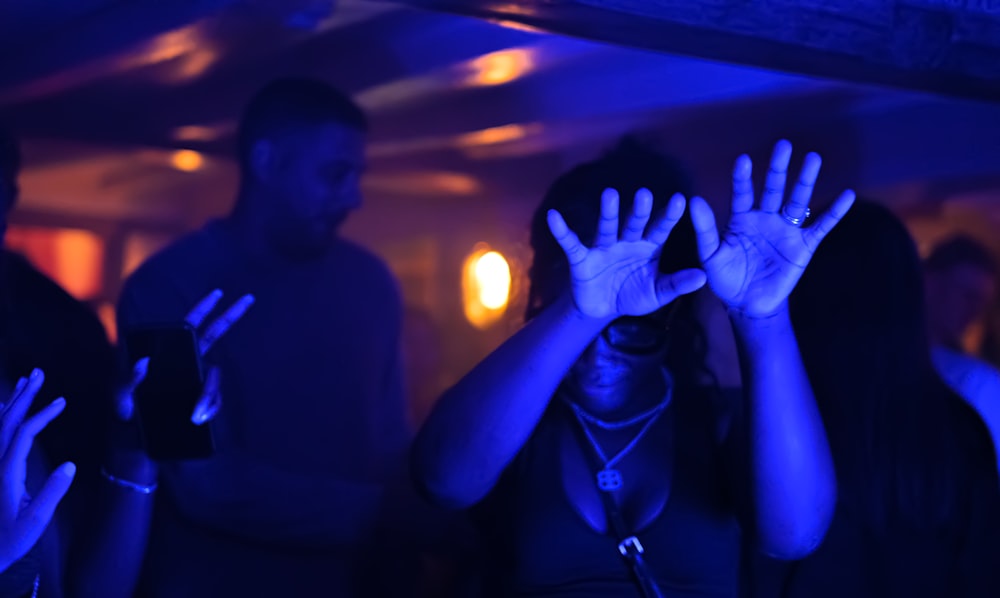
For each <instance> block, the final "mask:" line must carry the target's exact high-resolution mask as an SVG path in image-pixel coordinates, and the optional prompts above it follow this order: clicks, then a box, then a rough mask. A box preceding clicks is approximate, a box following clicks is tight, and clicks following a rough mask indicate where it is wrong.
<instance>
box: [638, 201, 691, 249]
mask: <svg viewBox="0 0 1000 598" xmlns="http://www.w3.org/2000/svg"><path fill="white" fill-rule="evenodd" d="M686 203H687V202H686V201H685V199H684V196H683V195H681V194H680V193H675V194H674V196H673V197H671V198H670V201H669V202H667V207H666V209H664V210H663V214H662V215H661V216H660V217H659V218H657V219H656V222H654V223H653V226H652V227H650V230H649V234H647V235H646V240H647V241H649V242H650V243H653V244H654V245H656V246H657V247H659V246H661V245H663V244H664V243H666V242H667V239H669V238H670V233H671V232H673V230H674V227H675V226H677V223H678V222H680V220H681V217H682V216H683V215H684V206H685V205H686Z"/></svg>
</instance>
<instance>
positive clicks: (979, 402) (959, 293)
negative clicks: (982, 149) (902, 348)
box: [924, 236, 1000, 460]
mask: <svg viewBox="0 0 1000 598" xmlns="http://www.w3.org/2000/svg"><path fill="white" fill-rule="evenodd" d="M924 277H925V280H926V285H925V288H926V296H927V322H928V328H929V331H930V335H931V342H932V343H933V356H934V361H935V363H936V364H937V367H938V370H939V371H940V373H941V375H942V376H943V377H944V379H945V381H946V382H947V383H948V384H949V385H950V386H951V387H952V388H953V389H954V390H955V392H957V393H958V394H959V395H961V396H962V397H964V398H965V400H967V401H969V403H970V404H971V405H972V406H973V407H975V409H976V411H978V412H979V414H980V416H981V417H982V418H983V420H984V421H985V422H986V425H987V426H988V427H989V429H990V432H991V434H992V436H993V444H994V445H995V446H996V447H997V450H998V451H1000V371H998V370H997V369H996V368H995V367H994V366H993V365H992V364H990V363H989V362H987V361H985V360H983V359H980V358H979V356H977V355H974V354H972V353H970V352H969V350H968V348H967V347H968V346H969V343H968V342H967V340H966V338H967V335H968V334H969V332H970V330H971V329H972V327H973V325H975V324H983V323H984V319H985V318H986V317H987V315H988V310H989V308H990V307H991V306H993V305H994V304H995V302H996V300H997V284H998V280H997V265H996V261H995V259H994V257H993V256H992V255H991V253H990V251H989V250H988V249H987V248H986V247H984V246H983V245H981V244H980V243H978V242H976V241H975V240H973V239H971V238H969V237H965V236H958V237H953V238H951V239H949V240H947V241H944V242H942V243H941V244H940V245H938V246H936V247H935V248H934V249H933V251H931V254H930V255H929V256H928V257H927V259H926V260H925V261H924ZM986 325H987V326H988V322H986ZM997 455H998V460H1000V452H998V453H997Z"/></svg>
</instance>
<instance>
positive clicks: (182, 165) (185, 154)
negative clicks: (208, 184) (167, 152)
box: [170, 150, 205, 172]
mask: <svg viewBox="0 0 1000 598" xmlns="http://www.w3.org/2000/svg"><path fill="white" fill-rule="evenodd" d="M170 163H171V164H173V166H174V168H176V169H177V170H180V171H183V172H194V171H196V170H199V169H200V168H201V167H202V166H204V164H205V159H204V158H203V157H202V155H201V154H199V153H198V152H196V151H192V150H178V151H176V152H174V153H173V155H172V156H170Z"/></svg>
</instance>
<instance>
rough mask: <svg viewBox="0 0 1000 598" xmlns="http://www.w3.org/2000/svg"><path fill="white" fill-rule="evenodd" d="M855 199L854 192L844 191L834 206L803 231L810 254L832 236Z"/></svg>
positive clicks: (803, 237) (803, 238)
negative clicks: (831, 232)
mask: <svg viewBox="0 0 1000 598" xmlns="http://www.w3.org/2000/svg"><path fill="white" fill-rule="evenodd" d="M854 199H855V195H854V191H850V190H848V191H844V192H843V193H841V194H840V197H838V198H837V199H836V201H834V202H833V205H831V206H830V207H829V208H828V209H827V210H826V211H825V212H823V214H822V215H820V216H819V218H817V219H816V222H814V223H813V224H812V226H810V227H808V228H806V229H804V230H803V231H802V241H803V242H804V243H805V244H806V247H808V248H809V251H810V252H815V251H816V248H817V247H819V244H820V243H822V242H823V238H824V237H826V236H827V235H828V234H830V231H832V230H833V228H834V227H835V226H837V223H838V222H840V220H841V219H842V218H843V217H844V216H846V215H847V212H848V211H849V210H850V209H851V206H852V205H854Z"/></svg>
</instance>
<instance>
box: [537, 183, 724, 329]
mask: <svg viewBox="0 0 1000 598" xmlns="http://www.w3.org/2000/svg"><path fill="white" fill-rule="evenodd" d="M652 207H653V195H652V193H650V191H649V190H647V189H640V190H639V191H638V192H637V193H636V194H635V202H634V206H633V209H632V214H631V215H630V216H629V219H628V222H627V223H626V226H625V227H624V229H623V230H622V231H621V233H620V234H619V231H618V229H619V225H618V212H619V196H618V192H617V191H615V190H614V189H606V190H605V191H604V193H603V194H602V196H601V219H600V222H599V224H598V229H597V239H596V241H595V243H594V247H592V248H587V247H585V246H584V245H583V243H581V242H580V239H579V237H577V235H576V234H575V233H574V232H573V231H572V230H570V229H569V227H568V226H567V225H566V221H565V220H564V219H563V217H562V215H561V214H559V212H557V211H555V210H551V211H549V214H548V222H549V229H550V230H551V231H552V234H553V236H554V237H555V239H556V241H557V242H558V243H559V245H560V246H561V247H562V249H563V251H564V252H565V253H566V257H567V258H568V259H569V266H570V274H571V278H572V287H573V301H574V304H575V305H576V307H577V309H579V310H580V312H581V313H583V314H584V315H586V316H589V317H593V318H599V319H608V320H611V319H614V318H617V317H619V316H642V315H646V314H649V313H652V312H654V311H656V310H658V309H659V308H661V307H663V306H664V305H667V304H668V303H670V302H671V301H673V300H674V299H676V298H677V297H679V296H681V295H685V294H687V293H692V292H694V291H696V290H698V289H700V288H701V287H702V286H704V285H705V273H704V271H702V270H700V269H688V270H681V271H679V272H674V273H673V274H663V273H661V272H660V271H659V260H660V252H661V251H662V250H663V244H664V243H665V242H666V241H667V239H668V238H669V237H670V233H671V231H673V229H674V226H675V225H676V224H677V222H678V221H680V219H681V216H683V215H684V207H685V200H684V197H683V196H682V195H680V194H677V195H674V196H673V197H672V198H671V199H670V203H668V204H667V208H666V210H665V211H664V213H663V215H662V216H661V217H660V218H659V219H658V220H657V221H656V222H654V223H653V225H652V226H649V227H648V230H647V224H648V223H649V218H650V212H651V211H652Z"/></svg>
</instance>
